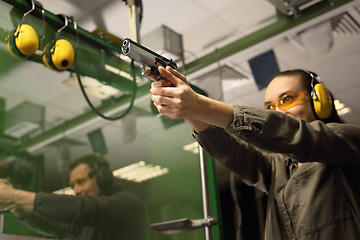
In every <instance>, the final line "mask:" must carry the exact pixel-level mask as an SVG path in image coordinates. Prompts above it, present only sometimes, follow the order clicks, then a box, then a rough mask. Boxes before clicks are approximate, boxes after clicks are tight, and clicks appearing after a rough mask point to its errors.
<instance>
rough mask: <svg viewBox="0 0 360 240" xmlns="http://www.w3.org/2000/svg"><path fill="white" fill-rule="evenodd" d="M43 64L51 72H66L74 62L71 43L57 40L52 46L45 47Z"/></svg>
mask: <svg viewBox="0 0 360 240" xmlns="http://www.w3.org/2000/svg"><path fill="white" fill-rule="evenodd" d="M42 60H43V63H44V64H45V66H47V67H48V68H50V69H53V70H59V71H62V70H66V69H68V68H70V67H71V66H72V65H73V63H74V60H75V51H74V48H73V47H72V45H71V43H70V42H69V41H67V40H65V39H59V40H57V41H56V42H55V43H54V44H53V45H52V46H51V45H47V46H46V47H45V49H44V52H43V57H42Z"/></svg>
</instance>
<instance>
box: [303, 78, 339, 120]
mask: <svg viewBox="0 0 360 240" xmlns="http://www.w3.org/2000/svg"><path fill="white" fill-rule="evenodd" d="M307 73H308V74H309V75H310V76H311V77H312V80H311V88H312V89H311V98H312V106H313V108H314V112H315V114H316V116H317V117H318V118H319V119H326V118H328V117H330V115H331V112H332V109H333V100H332V98H331V96H330V94H329V92H328V91H327V90H326V88H325V86H324V85H323V84H322V82H321V81H320V78H319V76H318V75H317V74H316V73H313V72H307Z"/></svg>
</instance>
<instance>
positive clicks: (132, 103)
mask: <svg viewBox="0 0 360 240" xmlns="http://www.w3.org/2000/svg"><path fill="white" fill-rule="evenodd" d="M131 68H132V71H133V81H134V83H133V95H132V97H131V101H130V105H129V107H128V108H127V109H126V110H125V111H124V112H123V113H122V114H120V115H119V116H116V117H108V116H105V115H104V114H102V113H101V112H100V111H99V110H97V109H96V108H95V107H94V105H93V104H92V103H91V102H90V99H89V97H88V96H87V94H86V92H85V88H84V86H83V84H82V82H81V79H80V75H79V74H78V73H76V77H77V80H78V83H79V86H80V89H81V92H82V93H83V95H84V98H85V100H86V102H87V103H88V105H89V106H90V108H91V109H92V110H93V111H94V112H95V113H96V114H97V115H98V116H100V117H102V118H104V119H106V120H110V121H115V120H119V119H121V118H123V117H125V116H126V115H127V114H128V113H129V112H130V110H131V108H132V107H133V105H134V101H135V98H136V89H137V85H136V74H135V66H134V60H133V61H131Z"/></svg>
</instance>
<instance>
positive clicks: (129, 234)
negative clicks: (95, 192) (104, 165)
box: [23, 181, 149, 240]
mask: <svg viewBox="0 0 360 240" xmlns="http://www.w3.org/2000/svg"><path fill="white" fill-rule="evenodd" d="M23 222H25V223H26V224H27V225H28V226H29V227H30V228H32V229H33V230H35V231H37V232H39V233H42V234H44V235H45V236H47V237H53V238H58V239H77V240H78V239H80V240H115V239H116V240H143V239H144V240H147V239H149V219H148V215H147V211H146V209H145V206H144V204H143V203H142V202H141V200H140V199H139V198H138V197H136V196H135V195H133V194H132V193H130V192H127V191H124V190H123V189H122V187H121V186H120V185H119V184H118V183H117V181H115V184H114V186H113V189H112V192H111V194H109V195H106V196H105V195H101V196H70V195H57V194H52V193H37V194H36V197H35V203H34V212H33V214H32V215H31V216H29V217H28V218H26V219H23Z"/></svg>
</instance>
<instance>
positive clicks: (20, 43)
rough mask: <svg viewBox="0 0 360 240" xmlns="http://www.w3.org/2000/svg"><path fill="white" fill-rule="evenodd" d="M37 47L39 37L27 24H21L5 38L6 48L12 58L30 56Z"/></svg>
mask: <svg viewBox="0 0 360 240" xmlns="http://www.w3.org/2000/svg"><path fill="white" fill-rule="evenodd" d="M39 46H40V41H39V36H38V35H37V33H36V31H35V29H34V28H33V27H32V26H30V25H28V24H21V25H20V26H18V27H17V28H16V29H15V30H14V31H12V32H10V34H9V36H8V37H7V48H8V50H9V52H10V54H11V55H12V56H14V57H20V58H21V57H28V56H31V55H33V54H34V53H35V52H36V51H37V50H38V48H39Z"/></svg>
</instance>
